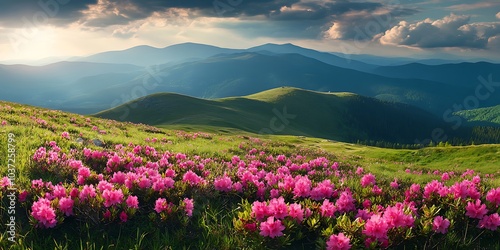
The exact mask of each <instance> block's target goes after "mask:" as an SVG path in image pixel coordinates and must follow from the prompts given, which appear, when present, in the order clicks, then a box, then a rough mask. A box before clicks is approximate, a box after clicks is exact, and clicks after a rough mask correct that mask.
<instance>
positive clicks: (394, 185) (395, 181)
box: [390, 178, 399, 189]
mask: <svg viewBox="0 0 500 250" xmlns="http://www.w3.org/2000/svg"><path fill="white" fill-rule="evenodd" d="M390 186H391V188H394V189H398V188H399V183H398V179H396V178H394V181H392V182H391V184H390Z"/></svg>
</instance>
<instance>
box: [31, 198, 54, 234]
mask: <svg viewBox="0 0 500 250" xmlns="http://www.w3.org/2000/svg"><path fill="white" fill-rule="evenodd" d="M31 210H32V211H31V215H32V216H33V218H35V219H36V220H37V221H38V225H39V226H41V227H43V228H51V227H55V226H56V224H57V220H56V213H55V211H54V209H53V208H52V207H51V206H50V201H49V200H47V199H45V198H41V199H39V200H38V201H35V202H34V203H33V205H32V206H31Z"/></svg>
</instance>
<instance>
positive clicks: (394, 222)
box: [383, 203, 415, 228]
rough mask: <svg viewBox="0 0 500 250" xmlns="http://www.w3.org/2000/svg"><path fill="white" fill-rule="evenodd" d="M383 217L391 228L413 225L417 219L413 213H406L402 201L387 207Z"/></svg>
mask: <svg viewBox="0 0 500 250" xmlns="http://www.w3.org/2000/svg"><path fill="white" fill-rule="evenodd" d="M383 219H384V220H385V221H386V223H387V225H388V226H389V228H396V227H412V226H413V223H414V222H415V219H414V218H413V217H412V216H411V215H407V214H405V213H404V206H403V204H401V203H398V204H396V205H395V206H389V207H387V208H386V209H385V211H384V215H383Z"/></svg>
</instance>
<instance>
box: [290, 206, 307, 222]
mask: <svg viewBox="0 0 500 250" xmlns="http://www.w3.org/2000/svg"><path fill="white" fill-rule="evenodd" d="M288 208H289V211H288V215H289V216H290V217H292V218H294V219H296V220H297V221H298V222H302V220H304V210H303V209H302V205H300V204H297V203H294V204H290V206H288Z"/></svg>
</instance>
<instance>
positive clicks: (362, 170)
mask: <svg viewBox="0 0 500 250" xmlns="http://www.w3.org/2000/svg"><path fill="white" fill-rule="evenodd" d="M363 172H364V169H363V168H362V167H358V168H357V169H356V174H357V175H362V174H363Z"/></svg>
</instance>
